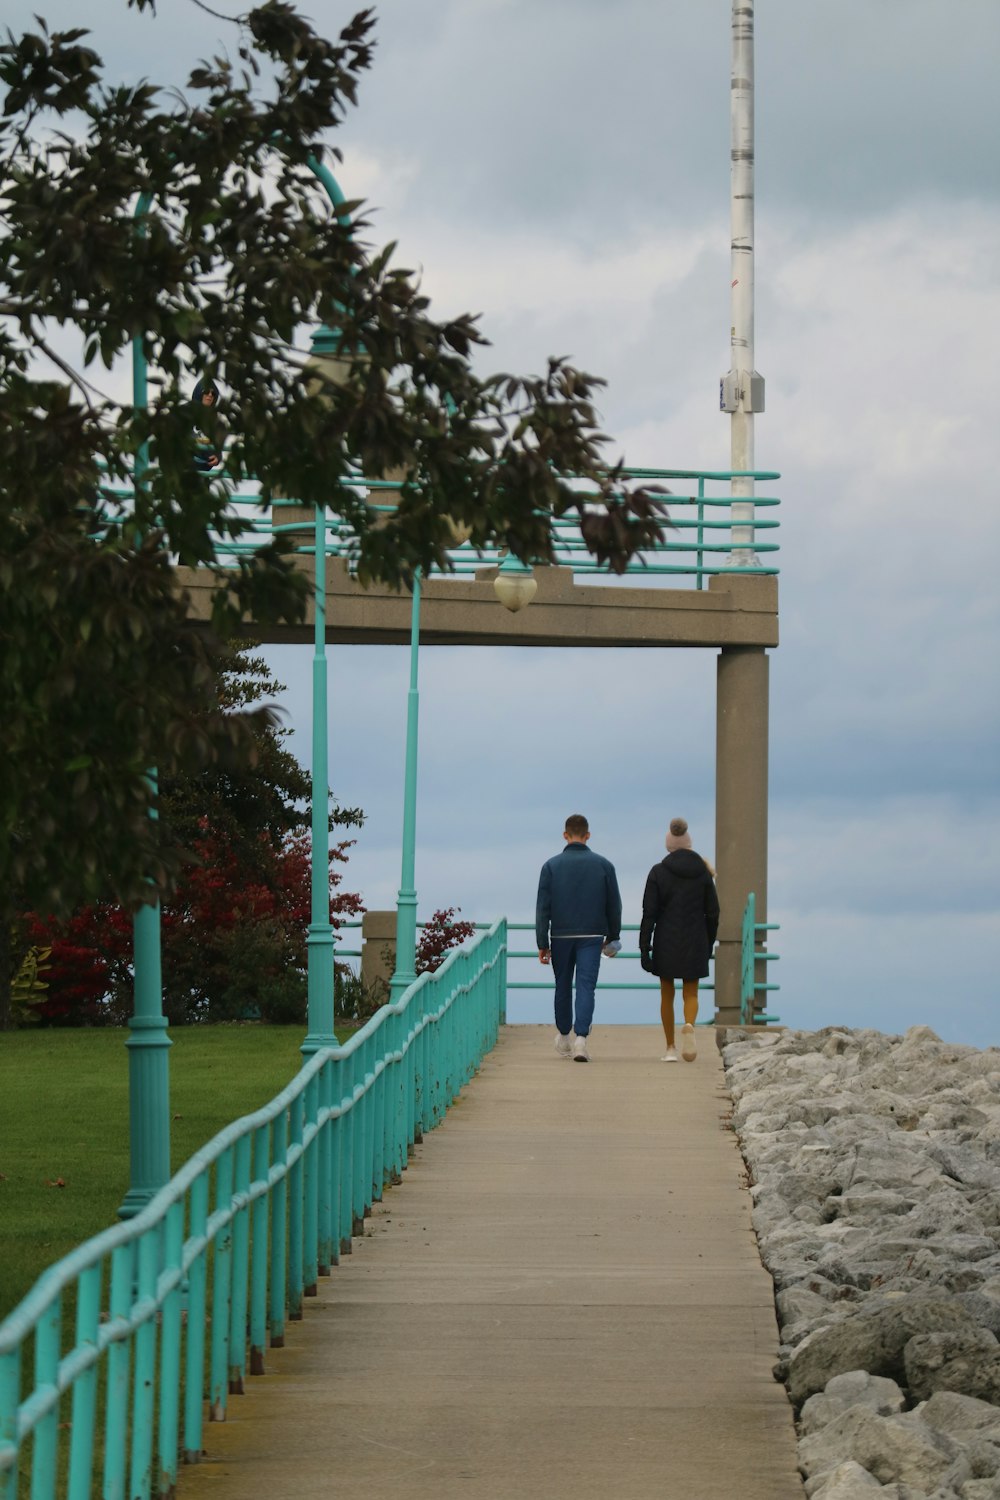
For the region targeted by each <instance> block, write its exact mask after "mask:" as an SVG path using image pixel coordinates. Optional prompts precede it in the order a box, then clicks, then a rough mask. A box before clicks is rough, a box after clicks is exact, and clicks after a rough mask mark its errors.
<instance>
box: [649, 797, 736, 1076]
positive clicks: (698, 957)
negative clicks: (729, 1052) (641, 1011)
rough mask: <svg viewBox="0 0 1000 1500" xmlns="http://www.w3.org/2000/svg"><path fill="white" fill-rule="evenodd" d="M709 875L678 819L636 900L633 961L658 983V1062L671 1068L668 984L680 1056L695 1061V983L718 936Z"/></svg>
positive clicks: (715, 901) (672, 1049)
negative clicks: (680, 1016)
mask: <svg viewBox="0 0 1000 1500" xmlns="http://www.w3.org/2000/svg"><path fill="white" fill-rule="evenodd" d="M714 874H715V872H714V870H713V869H712V867H711V865H710V864H709V863H708V861H707V860H705V859H703V858H702V857H701V855H700V854H696V853H695V851H694V850H693V849H692V848H691V835H690V834H689V833H688V825H687V823H686V821H685V819H684V818H672V819H671V820H670V832H669V833H668V834H667V857H666V859H664V860H661V861H660V863H659V864H658V865H654V866H653V868H652V869H651V870H650V872H649V878H648V879H647V881H646V890H645V892H644V894H643V898H642V926H641V927H640V929H639V957H640V960H641V962H642V967H643V968H644V969H645V970H646V971H647V972H648V973H650V974H657V975H659V979H660V1020H661V1021H662V1023H663V1033H664V1035H665V1037H666V1039H667V1050H666V1054H665V1055H664V1057H663V1061H664V1062H676V1061H677V1051H676V1048H675V1046H674V981H675V980H677V979H679V980H680V981H681V983H682V986H683V993H684V1026H683V1028H682V1031H681V1056H682V1057H683V1059H684V1061H685V1062H694V1060H695V1058H696V1057H697V1055H698V1045H697V1043H696V1041H695V1034H694V1023H695V1020H696V1019H697V1016H698V980H699V979H704V978H705V976H706V975H707V974H708V960H709V958H710V957H711V955H712V947H713V945H714V943H715V935H716V933H717V932H718V930H719V897H718V895H717V894H716V890H715V880H714V879H713V876H714Z"/></svg>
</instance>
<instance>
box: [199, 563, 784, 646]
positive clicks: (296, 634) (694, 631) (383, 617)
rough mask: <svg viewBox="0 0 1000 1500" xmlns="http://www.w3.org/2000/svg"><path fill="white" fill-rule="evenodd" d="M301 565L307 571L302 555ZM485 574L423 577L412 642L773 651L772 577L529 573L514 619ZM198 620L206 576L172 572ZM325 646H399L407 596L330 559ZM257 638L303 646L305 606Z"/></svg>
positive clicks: (206, 599)
mask: <svg viewBox="0 0 1000 1500" xmlns="http://www.w3.org/2000/svg"><path fill="white" fill-rule="evenodd" d="M303 565H304V566H306V565H308V566H309V567H310V568H311V566H312V564H311V560H309V559H303ZM495 575H496V569H495V568H485V569H482V570H481V571H480V572H479V573H477V575H476V577H475V579H466V578H461V579H438V578H435V579H432V580H431V581H430V582H428V583H425V584H424V586H423V589H422V593H421V611H420V625H421V629H420V641H421V645H427V646H475V645H481V646H485V645H490V646H692V647H696V646H702V647H716V648H719V647H723V646H763V647H769V646H776V645H777V644H778V580H777V578H775V577H761V578H747V577H740V576H736V575H734V576H727V575H721V576H717V577H713V578H710V579H709V586H708V588H707V589H694V588H684V589H671V588H625V587H622V586H615V585H609V586H607V587H604V586H603V585H601V586H595V585H593V584H585V583H576V582H575V581H574V578H573V574H572V572H571V571H570V570H569V569H568V568H549V567H539V568H536V570H535V577H536V578H537V580H538V592H537V594H536V595H535V599H534V601H533V603H532V604H531V605H530V607H529V608H527V609H524V610H522V611H521V612H520V613H519V614H511V613H510V612H509V611H508V610H506V609H504V607H503V605H501V604H500V603H499V601H498V600H497V598H496V596H495V595H494V593H493V582H492V580H493V578H494V577H495ZM178 578H179V582H180V583H181V586H182V587H184V588H186V589H187V591H188V592H189V594H190V595H191V599H192V605H193V612H194V614H195V617H196V618H198V619H205V620H207V619H208V618H209V615H210V613H211V594H212V590H213V588H214V584H213V580H212V578H211V575H210V574H208V573H207V572H205V571H203V570H201V569H199V570H191V569H185V568H181V569H179V570H178ZM326 619H327V630H326V639H327V642H328V643H329V644H341V645H406V644H408V642H409V639H410V596H409V594H407V593H395V592H393V591H392V590H391V589H387V588H385V587H383V586H373V587H372V588H370V589H363V588H361V587H360V586H359V585H358V584H357V583H355V582H354V581H353V580H352V579H351V578H350V576H349V575H348V572H347V568H346V565H345V564H344V563H342V562H340V561H339V560H333V559H331V561H330V564H329V568H328V583H327V599H326ZM248 628H252V630H253V634H254V636H255V637H256V638H257V639H259V640H261V641H263V642H265V643H271V642H310V641H311V640H312V637H313V622H312V610H311V609H310V611H309V615H308V617H307V619H306V621H305V622H304V623H303V624H302V625H297V626H278V627H271V628H267V629H264V628H263V627H260V626H256V625H253V626H252V627H251V626H249V625H248Z"/></svg>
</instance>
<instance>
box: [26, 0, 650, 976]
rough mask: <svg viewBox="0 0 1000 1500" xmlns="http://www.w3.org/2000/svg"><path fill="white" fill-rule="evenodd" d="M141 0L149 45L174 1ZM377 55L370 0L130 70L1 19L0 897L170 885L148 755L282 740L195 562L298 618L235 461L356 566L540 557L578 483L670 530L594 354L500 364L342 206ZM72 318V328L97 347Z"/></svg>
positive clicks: (64, 37)
mask: <svg viewBox="0 0 1000 1500" xmlns="http://www.w3.org/2000/svg"><path fill="white" fill-rule="evenodd" d="M129 3H130V4H134V5H135V6H136V8H137V9H139V10H142V11H146V12H148V14H149V25H150V48H151V49H152V48H153V47H155V24H156V23H155V19H154V17H153V8H152V5H151V4H150V3H149V0H129ZM372 55H373V16H372V13H371V12H370V11H361V12H360V13H359V14H358V15H356V16H355V17H354V19H353V20H351V21H350V22H349V23H348V24H347V25H346V26H345V27H344V29H343V30H342V31H341V32H340V35H339V36H338V37H337V38H336V39H335V40H333V41H331V40H327V39H326V38H324V37H323V36H321V35H320V34H319V33H318V32H317V31H316V30H315V29H314V28H313V27H312V26H311V25H310V23H309V22H308V21H307V20H306V19H305V18H304V16H302V15H301V14H299V12H298V11H296V10H295V8H294V7H293V6H292V5H290V4H286V3H283V0H267V3H265V4H263V5H260V6H257V7H255V8H253V9H251V10H249V11H248V12H247V13H246V14H245V15H243V16H241V17H240V18H239V19H238V22H237V23H235V26H234V52H233V55H229V54H228V53H225V54H221V55H219V56H214V57H211V58H208V59H204V60H201V61H199V62H197V63H196V65H194V66H193V67H192V69H191V71H190V73H189V76H188V77H187V79H186V80H184V81H183V82H182V84H181V86H180V87H177V86H170V87H163V86H160V85H157V84H154V83H151V82H143V83H141V84H139V85H136V86H126V85H122V84H119V83H116V82H114V81H113V80H109V79H108V78H107V77H106V76H105V70H104V65H103V63H102V60H101V59H100V57H99V56H98V55H97V53H96V52H95V51H94V50H93V48H92V47H91V46H90V45H89V42H88V33H87V31H86V29H85V28H84V27H82V26H81V27H75V28H73V29H70V30H66V31H62V32H53V31H50V30H49V29H48V28H47V27H46V25H45V23H44V22H43V21H41V20H39V21H38V22H37V29H35V30H34V31H31V32H27V33H25V34H23V35H21V36H14V35H12V34H10V33H8V37H7V42H6V44H5V45H3V46H2V47H0V86H2V89H3V91H4V93H3V101H2V115H0V159H2V160H3V162H4V168H5V170H4V173H3V179H2V186H0V693H2V695H3V701H4V702H5V704H6V706H7V708H8V718H7V723H6V725H5V733H4V735H3V736H2V749H0V925H2V924H3V923H4V916H3V910H2V908H4V907H5V906H6V908H7V911H8V913H9V912H10V910H11V909H12V907H13V906H16V905H17V904H18V903H19V902H20V903H21V904H27V905H29V906H33V907H37V908H39V909H53V910H56V911H64V912H65V911H67V910H69V909H71V908H73V907H75V906H77V905H79V903H81V902H86V901H95V900H113V901H117V902H123V903H124V904H126V905H129V906H134V905H135V904H137V903H139V902H141V901H143V900H150V899H152V898H153V897H154V896H156V895H157V894H164V893H166V892H167V891H169V890H170V888H171V886H172V884H173V883H174V882H176V880H177V879H178V876H179V871H180V868H181V864H180V850H179V846H178V845H177V844H176V842H172V841H171V839H170V838H169V837H167V836H166V825H165V824H163V825H160V826H159V827H158V826H157V825H156V823H155V822H153V821H151V820H150V818H149V817H148V813H149V812H150V810H151V808H152V807H154V806H155V788H154V787H153V785H152V784H151V782H150V779H149V777H148V775H147V769H148V768H149V767H150V766H154V765H155V766H157V767H159V769H160V771H161V773H162V774H163V775H164V776H166V777H168V778H169V777H174V776H176V775H177V774H178V773H179V772H185V773H191V772H193V771H201V770H204V769H206V768H207V767H213V766H214V767H217V768H224V767H225V766H226V765H227V764H237V763H241V764H242V765H243V766H244V767H246V766H247V765H248V764H249V763H250V762H251V761H252V758H253V756H254V755H255V754H256V753H257V742H256V740H255V736H254V734H253V733H252V732H251V730H252V726H250V725H248V724H247V723H246V722H245V720H244V718H242V717H241V716H240V715H239V714H234V713H227V712H224V711H222V710H221V709H220V708H219V707H218V705H217V703H216V700H215V692H214V686H215V682H216V679H217V676H218V671H219V662H220V658H219V648H218V646H217V644H215V641H213V638H212V637H211V636H208V635H206V633H205V632H204V631H203V630H201V629H199V628H198V627H196V626H195V625H194V624H193V623H192V622H191V620H190V619H189V617H188V611H187V600H186V598H185V596H184V594H183V592H182V591H181V590H180V589H179V587H178V583H177V576H176V568H175V566H174V563H175V562H180V563H181V564H184V565H190V566H200V567H205V568H212V569H215V571H216V575H217V581H218V588H217V590H216V593H215V621H214V623H215V627H216V630H217V638H219V637H222V636H224V635H225V634H226V633H228V632H231V631H232V628H233V626H234V622H235V621H236V620H237V619H238V618H246V617H250V618H253V619H256V620H258V621H264V622H266V621H272V620H275V619H279V618H281V619H288V620H294V619H297V618H301V616H302V613H303V609H304V603H305V598H306V595H307V591H308V587H309V582H308V574H307V571H306V570H304V569H303V568H301V567H298V566H296V564H295V562H294V560H293V556H292V549H293V542H292V541H291V540H290V539H288V538H287V537H275V538H274V539H273V540H271V541H269V542H267V544H266V545H262V546H260V547H259V548H257V549H256V550H252V551H251V550H248V551H247V553H246V555H241V556H240V557H239V558H238V560H237V561H236V562H235V563H233V564H232V565H230V566H226V567H225V568H223V567H222V566H220V555H219V545H220V540H222V541H227V542H228V541H231V540H232V539H233V538H238V537H239V536H240V535H241V534H243V532H244V529H245V527H246V525H247V522H246V521H245V520H240V519H238V518H237V517H236V516H235V515H234V512H233V510H232V507H231V506H230V504H229V501H230V495H231V491H232V486H233V485H234V484H242V483H243V482H244V481H247V480H250V479H255V480H256V481H259V485H260V495H261V504H262V505H263V506H267V505H268V504H269V502H270V501H271V499H272V498H273V497H275V496H277V495H285V496H294V497H296V498H297V499H298V500H300V501H301V502H303V503H304V504H306V505H313V504H319V505H322V506H327V507H329V508H331V509H332V510H335V511H337V512H338V513H339V514H340V515H342V516H343V518H344V520H345V521H346V522H347V523H349V525H350V526H351V528H353V530H354V532H355V533H356V536H357V538H358V554H357V569H358V574H359V576H360V578H361V580H362V581H367V580H373V579H379V580H384V581H387V582H388V583H390V584H393V585H397V586H405V585H407V584H408V583H409V582H410V581H411V580H412V578H413V576H414V573H415V571H416V570H417V569H418V568H420V569H423V570H425V571H427V570H429V569H430V568H431V567H438V568H447V566H448V557H447V547H448V545H449V541H450V537H451V532H450V529H449V523H448V520H447V518H448V517H452V518H455V519H456V520H458V521H460V522H464V523H465V524H466V525H467V526H469V527H470V528H471V534H472V541H473V542H474V543H476V544H482V545H485V544H487V543H490V544H497V543H499V544H502V545H504V546H507V547H509V548H510V549H511V550H512V551H513V552H514V553H515V554H516V555H517V556H518V557H521V558H523V559H527V560H530V561H536V560H541V561H544V560H546V559H549V558H551V556H552V537H551V518H552V517H553V516H561V515H565V514H571V513H572V514H576V515H578V516H579V517H580V520H581V524H582V526H583V531H584V535H585V537H586V539H587V544H588V546H589V547H590V548H591V550H592V551H593V552H594V554H595V555H596V556H598V557H599V558H603V559H607V560H609V561H610V562H611V564H612V566H614V567H621V566H623V565H624V563H625V561H626V559H627V558H628V557H629V556H630V555H632V554H633V553H634V552H635V551H636V550H638V549H640V548H641V547H642V546H643V545H645V544H647V543H648V542H649V541H650V540H651V539H653V538H654V537H658V536H659V535H660V532H661V527H662V524H663V520H664V512H663V510H662V504H661V502H660V501H659V500H658V499H657V497H656V496H655V495H654V494H652V493H650V492H649V491H645V490H637V491H632V492H630V491H629V489H628V487H627V486H626V485H624V484H623V483H622V480H621V475H620V474H619V472H618V471H617V470H616V469H615V468H614V467H613V466H609V464H608V463H607V462H606V461H605V459H604V457H603V454H604V449H605V443H606V439H605V438H604V436H603V435H602V433H601V432H600V430H599V426H598V420H597V414H596V411H595V407H594V398H595V395H596V392H597V389H598V387H599V385H600V382H599V381H597V380H595V379H594V378H593V377H591V376H589V375H587V374H584V373H582V372H581V371H579V370H576V369H574V368H573V367H572V366H571V365H569V364H568V363H567V362H566V361H565V360H562V359H553V360H552V361H550V363H549V365H548V368H547V370H546V371H545V372H544V374H542V375H541V376H539V377H534V378H520V377H514V376H510V375H506V374H499V375H493V376H482V375H480V374H478V373H477V372H476V368H475V367H474V364H473V359H472V356H473V354H474V352H475V349H476V346H477V345H480V344H482V343H483V342H484V340H483V336H482V334H481V333H480V331H479V328H478V324H477V322H476V319H475V318H474V317H472V316H469V315H462V316H460V317H457V318H452V319H447V320H444V321H437V320H435V318H434V317H433V316H432V315H431V310H430V307H429V304H428V301H427V299H426V297H425V296H424V295H423V294H422V292H421V290H420V287H419V284H418V281H417V279H416V277H415V276H414V275H413V274H412V273H411V272H409V271H408V270H406V269H403V268H401V267H399V266H397V265H396V264H395V262H394V258H393V257H394V249H393V247H392V246H389V247H387V248H386V249H379V248H377V247H375V246H373V245H372V244H371V243H370V241H369V236H370V229H371V226H370V223H369V221H368V220H367V219H366V218H365V216H364V212H363V209H362V206H361V205H360V204H359V203H350V204H347V205H344V206H342V207H341V208H340V209H339V210H338V211H337V212H332V211H331V207H330V203H329V202H328V201H327V199H326V197H325V196H324V191H323V188H322V186H321V183H320V181H319V179H318V178H317V175H316V171H315V167H316V164H317V163H320V164H322V163H325V162H328V161H329V160H330V159H331V158H336V157H337V152H336V151H335V150H331V149H330V146H329V138H330V136H331V133H332V132H333V131H334V130H335V129H336V128H337V127H338V126H339V125H340V124H341V123H342V121H343V119H344V116H345V114H346V112H347V111H348V110H349V109H350V108H351V107H352V106H353V105H354V104H355V102H356V99H357V96H358V88H359V83H360V81H361V78H362V75H363V74H364V72H365V70H366V69H367V68H368V67H369V66H370V64H371V62H372ZM177 82H178V81H176V80H175V81H174V84H176V83H177ZM320 323H325V324H326V325H328V326H330V327H332V328H335V329H336V330H337V332H338V335H339V339H340V345H339V352H340V366H339V374H338V376H337V380H336V382H333V381H332V380H329V379H326V378H311V377H310V378H306V377H305V375H304V369H305V356H304V353H303V350H304V347H305V339H306V335H307V334H308V332H309V331H310V330H311V329H313V328H315V326H316V325H317V324H320ZM59 330H70V331H73V330H76V331H77V332H78V335H79V339H80V346H81V348H80V358H79V360H76V359H73V358H70V357H68V356H67V355H66V354H65V353H64V352H61V351H62V350H63V349H64V347H65V345H64V342H63V341H64V340H65V338H66V334H65V332H62V333H60V332H59ZM75 336H76V335H75V334H74V337H75ZM133 339H136V340H138V341H139V343H140V344H141V347H142V349H143V351H144V354H145V357H146V360H147V362H148V368H149V371H150V382H151V383H150V390H149V399H148V401H147V402H146V404H142V403H140V404H138V405H136V406H133V405H132V404H131V403H130V402H128V401H123V400H120V399H117V398H116V396H115V394H114V390H104V389H102V388H101V383H102V382H106V383H108V384H109V385H111V386H114V383H115V378H116V377H114V376H106V375H104V374H103V372H102V367H103V368H104V370H107V371H111V372H117V371H118V369H119V368H120V366H121V364H122V362H123V360H124V359H126V358H127V356H128V354H129V350H130V345H131V343H132V341H133ZM46 360H47V363H46V362H45V361H46ZM200 376H207V377H211V378H213V379H215V380H216V381H217V382H218V384H219V386H220V388H221V390H222V392H223V396H222V400H221V402H220V405H219V419H220V421H221V422H222V423H224V424H225V427H226V429H227V430H228V432H229V433H230V434H231V441H230V444H229V446H228V448H227V458H226V471H227V475H228V477H225V476H221V475H218V474H217V472H213V473H212V474H209V475H206V474H204V473H201V472H199V471H198V470H197V469H196V468H195V466H194V464H193V463H192V410H191V403H190V391H191V387H192V386H193V384H194V382H195V380H196V378H198V377H200ZM147 462H148V468H146V467H145V465H146V464H147ZM137 464H138V469H137ZM359 471H360V472H361V473H363V474H366V475H368V476H371V477H377V476H379V475H383V474H387V473H390V472H391V473H392V474H393V476H394V477H395V476H396V475H400V476H401V488H400V492H399V505H398V509H397V511H396V512H395V514H394V515H393V516H392V517H391V518H390V519H389V520H388V521H387V522H386V521H385V520H384V518H383V519H379V518H378V517H377V515H376V513H375V512H374V510H373V509H372V507H371V506H370V505H369V503H368V502H367V500H366V499H365V498H364V495H363V494H361V493H359V492H358V491H357V490H352V489H348V488H345V487H343V485H342V483H341V482H342V481H344V480H346V479H347V478H348V477H349V476H350V475H352V474H356V473H358V472H359ZM574 476H575V477H580V478H583V479H586V480H588V481H589V482H590V483H589V490H590V492H591V495H592V497H596V498H595V499H592V500H591V501H589V502H588V503H586V504H585V503H584V502H583V501H582V500H581V498H580V492H579V490H578V488H577V487H575V486H574V485H573V484H572V483H571V482H570V481H571V478H572V477H574ZM133 481H135V483H133ZM140 481H141V482H140ZM15 898H16V899H15ZM4 949H5V945H4V944H0V952H2V951H3V950H4ZM2 966H3V960H2V959H0V968H2ZM3 979H4V976H3V975H2V974H0V993H2V992H3V990H4V982H3Z"/></svg>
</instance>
